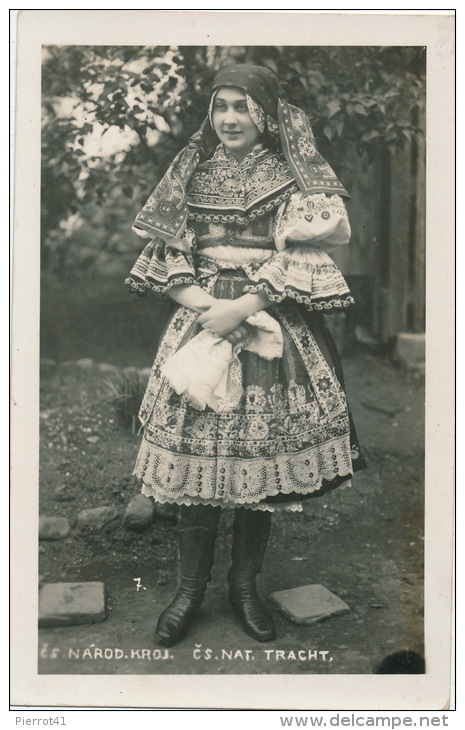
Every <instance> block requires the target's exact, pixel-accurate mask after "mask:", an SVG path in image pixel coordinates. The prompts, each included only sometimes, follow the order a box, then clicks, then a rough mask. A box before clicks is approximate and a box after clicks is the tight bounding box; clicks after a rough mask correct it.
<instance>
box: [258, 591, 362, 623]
mask: <svg viewBox="0 0 465 730" xmlns="http://www.w3.org/2000/svg"><path fill="white" fill-rule="evenodd" d="M269 598H270V600H271V602H272V603H273V604H274V605H275V606H276V608H277V609H278V610H279V611H281V613H283V614H284V615H285V616H286V618H288V619H289V620H290V621H293V622H294V623H296V624H314V623H317V622H318V621H323V620H324V619H327V618H330V617H331V616H340V615H342V614H344V613H347V612H348V611H350V608H349V606H348V605H347V603H345V601H343V600H342V599H341V598H338V596H336V595H335V594H334V593H332V592H331V591H329V590H328V589H327V588H325V587H324V586H322V585H320V584H318V583H316V584H314V585H308V586H298V587H297V588H289V589H287V590H284V591H277V592H276V593H271V594H270V596H269Z"/></svg>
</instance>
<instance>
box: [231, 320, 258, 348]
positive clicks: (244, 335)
mask: <svg viewBox="0 0 465 730" xmlns="http://www.w3.org/2000/svg"><path fill="white" fill-rule="evenodd" d="M252 329H253V327H252V325H250V324H247V322H242V324H240V325H239V327H238V328H237V329H235V330H233V332H230V333H229V335H226V337H225V339H226V340H228V342H230V343H231V345H233V346H234V345H242V344H243V343H244V342H246V341H247V340H248V339H249V337H250V335H251V334H252Z"/></svg>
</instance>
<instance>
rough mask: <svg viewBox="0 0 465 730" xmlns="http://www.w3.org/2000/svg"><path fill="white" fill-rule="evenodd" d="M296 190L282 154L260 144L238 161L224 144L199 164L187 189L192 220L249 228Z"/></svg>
mask: <svg viewBox="0 0 465 730" xmlns="http://www.w3.org/2000/svg"><path fill="white" fill-rule="evenodd" d="M295 190H297V185H296V182H295V180H294V177H293V175H292V173H291V170H290V169H289V165H288V164H287V162H286V158H285V157H284V155H283V154H282V153H278V152H271V151H270V150H268V149H266V148H264V147H263V145H262V144H257V145H255V147H253V149H252V150H251V151H250V152H249V153H248V154H247V155H246V156H245V157H244V159H243V160H241V161H238V160H236V159H235V158H234V157H233V156H232V155H231V154H230V153H229V152H228V151H227V150H225V148H224V147H223V145H221V144H220V145H218V147H217V148H216V150H215V152H214V154H213V155H212V157H211V158H210V159H208V160H206V161H205V162H202V163H200V164H199V165H198V166H197V168H196V170H195V172H194V174H193V176H192V179H191V181H190V182H189V185H188V188H187V201H188V211H189V213H188V215H189V219H190V220H195V221H204V222H209V223H220V222H222V223H240V224H242V225H247V224H248V223H250V221H252V220H254V219H255V218H256V217H259V216H263V215H264V214H265V213H268V212H270V211H272V210H275V209H276V208H277V207H279V205H280V204H281V203H282V202H283V201H284V200H286V199H287V198H288V197H289V196H290V194H291V192H292V191H295Z"/></svg>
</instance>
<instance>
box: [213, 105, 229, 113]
mask: <svg viewBox="0 0 465 730" xmlns="http://www.w3.org/2000/svg"><path fill="white" fill-rule="evenodd" d="M213 109H214V111H215V112H222V111H224V110H225V109H226V106H225V105H224V104H215V105H214V107H213Z"/></svg>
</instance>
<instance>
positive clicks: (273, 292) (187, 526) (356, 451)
mask: <svg viewBox="0 0 465 730" xmlns="http://www.w3.org/2000/svg"><path fill="white" fill-rule="evenodd" d="M228 86H230V87H234V88H238V89H241V90H242V91H243V92H245V95H246V100H247V107H248V110H249V113H250V116H251V118H252V120H253V121H254V123H255V125H256V126H257V129H258V130H259V131H260V132H261V141H260V143H259V144H256V145H255V146H254V147H253V149H252V150H251V151H250V152H249V153H248V154H247V155H246V156H245V157H244V159H243V160H242V161H238V160H236V159H235V157H233V156H232V154H231V153H230V152H229V151H228V149H227V148H226V147H224V146H223V145H222V144H219V145H218V138H217V136H216V133H215V131H214V128H213V123H212V116H211V110H212V104H213V101H214V98H215V95H216V93H217V91H218V89H219V88H221V87H228ZM343 197H348V194H347V192H346V191H345V189H344V188H343V186H342V185H341V183H340V182H339V180H338V179H337V177H336V175H335V174H334V172H333V170H332V169H331V167H330V166H329V165H328V163H327V162H326V161H325V160H324V159H323V158H322V157H321V155H320V154H319V153H318V151H317V150H316V147H315V142H314V138H313V134H312V130H311V127H310V123H309V121H308V119H307V117H306V115H305V114H304V113H303V112H302V111H301V110H300V109H298V108H297V107H295V106H292V105H290V104H288V103H287V102H286V101H285V100H284V99H283V98H282V96H281V93H280V89H279V84H278V80H277V78H276V76H275V75H274V74H273V73H272V72H271V71H270V70H269V69H266V68H263V67H259V66H253V65H249V64H244V65H238V66H230V67H225V68H223V69H221V70H220V71H219V72H218V73H217V75H216V76H215V79H214V83H213V90H212V96H211V102H210V108H209V114H208V116H207V118H206V120H205V121H204V123H203V124H202V127H201V128H200V130H199V131H198V132H197V133H196V134H195V135H194V136H193V137H192V138H191V140H190V142H189V144H188V145H187V147H185V148H184V149H183V150H182V151H181V152H180V153H179V154H178V155H177V157H176V158H175V160H174V161H173V163H172V165H171V166H170V168H169V169H168V171H167V173H166V174H165V176H164V178H163V179H162V181H161V182H160V183H159V185H158V186H157V187H156V189H155V190H154V192H153V193H152V195H151V196H150V198H149V200H148V201H147V203H146V204H145V206H144V207H143V209H142V210H141V212H140V213H139V215H138V216H137V218H136V221H135V224H134V230H135V231H136V232H137V233H139V234H140V235H141V236H143V237H147V238H150V242H149V243H148V245H147V246H146V247H145V249H144V251H143V252H142V254H141V256H140V257H139V258H138V260H137V261H136V263H135V265H134V267H133V269H132V271H131V273H130V275H129V276H128V278H127V280H126V283H127V285H128V287H129V289H130V290H131V291H134V292H136V293H138V294H140V295H143V294H145V293H146V292H151V293H154V294H157V295H159V296H162V297H165V296H169V291H170V289H171V288H172V287H174V286H178V285H180V284H184V285H186V284H190V285H194V286H200V287H203V288H204V289H205V290H206V291H208V292H209V293H211V294H212V295H213V296H214V297H215V298H221V299H235V298H237V297H240V296H241V295H242V294H243V293H245V292H251V293H255V292H260V291H263V292H264V293H265V294H266V296H267V297H268V299H269V300H271V302H272V305H271V306H269V307H268V308H267V309H266V311H262V312H258V313H257V315H254V317H251V318H250V325H251V328H252V335H251V337H250V339H249V341H247V342H245V343H243V346H242V347H236V348H233V347H232V346H231V345H230V344H229V343H228V342H227V341H226V340H224V339H223V340H221V341H218V338H215V337H214V336H212V335H209V333H207V332H205V330H202V329H201V327H200V325H199V324H197V323H196V319H197V316H198V315H197V313H196V312H194V311H192V310H190V309H188V308H186V307H183V306H176V307H175V311H174V312H173V314H172V315H171V318H170V320H169V322H168V324H167V326H166V328H165V331H164V334H163V336H162V338H161V341H160V344H159V348H158V352H157V356H156V358H155V362H154V366H153V369H152V373H151V376H150V380H149V383H148V387H147V391H146V393H145V397H144V399H143V402H142V406H141V409H140V414H139V417H140V420H141V422H142V424H143V427H144V436H143V440H142V445H141V448H140V452H139V456H138V459H137V463H136V467H135V472H134V473H135V474H136V475H137V476H138V477H139V478H140V479H141V481H142V485H143V488H142V489H143V493H144V494H145V495H147V496H152V497H153V498H154V499H155V500H156V501H158V502H162V503H163V502H169V503H174V504H178V505H181V523H180V547H181V578H180V587H179V589H178V593H177V594H176V597H175V599H174V601H173V602H172V604H171V605H170V607H168V609H167V610H166V611H165V613H164V614H163V615H162V617H161V619H160V622H159V626H158V630H157V637H158V640H159V641H161V642H162V643H165V644H172V643H175V641H178V640H179V638H181V637H182V635H183V634H184V633H185V631H186V628H187V624H188V620H189V618H190V616H191V614H192V612H193V611H194V610H195V609H196V608H197V607H198V606H199V605H200V603H201V601H202V599H203V595H204V592H205V588H206V583H207V581H208V579H209V572H210V568H211V565H212V561H213V546H214V542H215V537H216V531H217V526H218V519H219V514H220V511H221V509H219V508H234V509H235V510H236V513H235V519H234V537H233V551H232V557H233V565H232V569H231V571H230V574H229V584H230V598H231V602H232V604H233V606H234V608H235V610H236V612H237V613H238V615H239V616H240V617H241V619H242V622H243V625H244V629H245V630H246V632H247V633H249V634H250V635H251V636H253V637H254V638H256V639H257V640H259V641H266V640H269V639H271V638H273V637H274V635H275V633H274V628H273V624H272V621H271V617H270V616H269V614H268V613H267V611H266V609H265V607H264V606H263V604H262V603H261V601H260V599H259V598H258V595H257V592H256V586H255V577H256V575H257V574H258V573H259V572H260V569H261V564H262V560H263V555H264V552H265V549H266V543H267V539H268V532H269V527H270V518H271V513H272V512H273V511H275V510H276V509H286V510H291V511H295V510H300V509H301V508H302V507H301V502H302V500H303V499H307V498H309V497H313V496H319V495H321V494H324V493H326V492H327V491H329V490H331V489H333V488H335V487H337V486H339V485H341V484H342V483H346V482H348V481H349V480H350V478H351V476H352V475H353V474H354V472H355V471H357V470H358V469H361V468H363V467H364V460H363V457H362V455H361V452H360V448H359V444H358V441H357V437H356V434H355V431H354V428H353V424H352V421H351V417H350V412H349V409H348V404H347V399H346V395H345V391H344V385H343V378H342V372H341V368H340V362H339V358H338V355H337V352H336V349H335V346H334V344H333V341H332V339H331V336H330V334H329V332H328V330H327V327H326V324H325V321H324V316H323V315H324V314H325V313H332V312H337V311H343V310H345V309H346V308H347V307H349V306H350V305H351V304H353V299H352V296H351V294H350V291H349V289H348V287H347V284H346V282H345V280H344V278H343V276H342V274H341V273H340V271H339V270H338V268H337V267H336V265H335V264H334V262H333V261H332V259H331V258H330V256H329V255H328V252H329V251H331V250H333V249H334V248H336V247H337V246H339V245H343V244H346V243H347V242H348V241H349V238H350V226H349V222H348V218H347V213H346V210H345V206H344V203H343Z"/></svg>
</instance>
